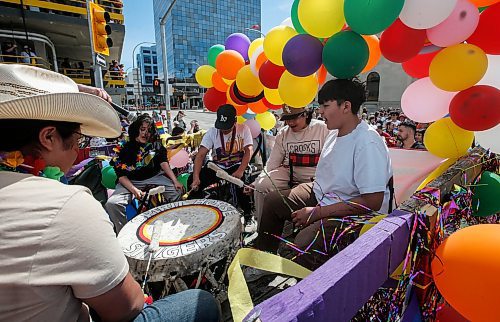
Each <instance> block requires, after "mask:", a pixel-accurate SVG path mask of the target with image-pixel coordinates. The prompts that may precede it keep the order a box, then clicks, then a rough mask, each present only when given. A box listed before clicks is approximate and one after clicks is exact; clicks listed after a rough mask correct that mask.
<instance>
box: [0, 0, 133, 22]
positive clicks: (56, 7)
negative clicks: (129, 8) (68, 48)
mask: <svg viewBox="0 0 500 322" xmlns="http://www.w3.org/2000/svg"><path fill="white" fill-rule="evenodd" d="M2 2H4V3H12V4H18V5H21V0H0V4H1V3H2ZM95 2H96V3H97V4H98V5H100V6H101V7H103V8H104V9H105V10H106V11H107V12H109V15H110V17H111V20H113V21H114V22H115V23H117V24H123V22H124V16H123V2H122V1H121V0H96V1H95ZM22 5H24V6H25V7H34V8H39V9H44V10H47V11H49V12H51V13H53V14H80V15H82V16H85V17H86V16H87V3H86V1H85V0H23V1H22Z"/></svg>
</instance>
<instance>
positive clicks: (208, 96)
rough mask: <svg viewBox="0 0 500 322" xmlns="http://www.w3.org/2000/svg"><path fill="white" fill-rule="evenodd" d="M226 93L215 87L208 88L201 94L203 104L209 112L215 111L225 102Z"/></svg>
mask: <svg viewBox="0 0 500 322" xmlns="http://www.w3.org/2000/svg"><path fill="white" fill-rule="evenodd" d="M226 102H227V97H226V93H223V92H219V91H218V90H216V89H215V88H209V89H208V90H207V92H206V93H205V95H204V96H203V104H205V107H206V108H207V109H208V110H209V111H211V112H217V110H218V109H219V107H220V106H222V105H224V104H226Z"/></svg>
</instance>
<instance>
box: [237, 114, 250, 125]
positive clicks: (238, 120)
mask: <svg viewBox="0 0 500 322" xmlns="http://www.w3.org/2000/svg"><path fill="white" fill-rule="evenodd" d="M246 120H247V119H246V118H244V117H243V116H240V115H238V116H236V123H238V124H243V123H245V121H246Z"/></svg>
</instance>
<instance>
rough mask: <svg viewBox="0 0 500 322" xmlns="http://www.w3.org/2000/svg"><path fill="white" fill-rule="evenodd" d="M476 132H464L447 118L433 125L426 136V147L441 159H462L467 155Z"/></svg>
mask: <svg viewBox="0 0 500 322" xmlns="http://www.w3.org/2000/svg"><path fill="white" fill-rule="evenodd" d="M473 140H474V132H471V131H467V130H464V129H462V128H460V127H459V126H458V125H456V124H455V123H453V121H452V120H451V118H449V117H446V118H443V119H440V120H438V121H436V122H434V123H432V124H431V125H430V126H429V128H428V129H427V131H425V135H424V145H425V147H426V148H427V150H429V152H430V153H432V154H434V155H436V156H438V157H440V158H460V157H461V156H463V155H465V154H467V150H468V149H469V148H470V147H471V145H472V141H473Z"/></svg>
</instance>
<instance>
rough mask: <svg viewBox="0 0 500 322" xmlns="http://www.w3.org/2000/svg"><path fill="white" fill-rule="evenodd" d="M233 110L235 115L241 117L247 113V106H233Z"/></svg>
mask: <svg viewBox="0 0 500 322" xmlns="http://www.w3.org/2000/svg"><path fill="white" fill-rule="evenodd" d="M234 108H235V109H236V115H240V116H241V115H243V114H245V113H246V112H247V110H248V106H247V105H234Z"/></svg>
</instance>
